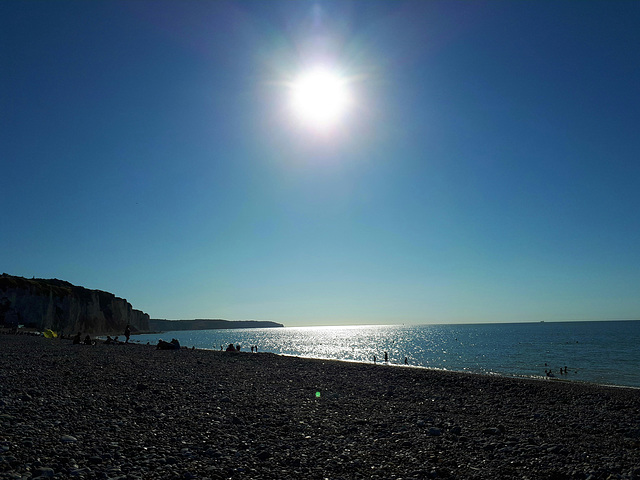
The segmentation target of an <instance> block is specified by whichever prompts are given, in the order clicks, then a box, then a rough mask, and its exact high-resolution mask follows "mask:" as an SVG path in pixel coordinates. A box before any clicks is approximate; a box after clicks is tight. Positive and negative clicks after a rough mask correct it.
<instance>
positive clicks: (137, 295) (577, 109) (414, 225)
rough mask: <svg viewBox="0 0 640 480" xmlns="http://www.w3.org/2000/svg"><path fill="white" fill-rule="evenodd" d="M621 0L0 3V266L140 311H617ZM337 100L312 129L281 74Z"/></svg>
mask: <svg viewBox="0 0 640 480" xmlns="http://www.w3.org/2000/svg"><path fill="white" fill-rule="evenodd" d="M639 25H640V2H637V1H627V2H615V1H603V2H598V1H591V2H574V1H571V2H563V1H544V2H543V1H531V2H505V1H500V2H455V1H447V2H438V1H429V2H427V1H389V2H377V1H367V2H346V1H345V2H343V1H340V2H335V1H332V2H325V1H317V2H316V1H297V2H293V1H282V2H278V1H273V2H263V1H255V2H249V1H238V2H223V1H220V2H206V1H192V2H189V1H186V2H184V1H181V2H178V1H172V2H159V1H153V2H145V1H135V2H128V1H106V2H100V1H91V2H86V1H77V2H65V1H55V2H44V1H35V2H30V1H16V2H12V1H3V2H0V162H1V164H0V165H1V167H2V170H1V171H2V173H1V175H0V202H1V204H0V209H1V211H0V218H1V219H2V220H1V223H0V269H1V270H2V271H4V272H6V273H9V274H12V275H19V276H24V277H29V278H30V277H32V276H35V277H39V278H60V279H64V280H67V281H69V282H71V283H74V284H76V285H82V286H85V287H87V288H92V289H100V290H106V291H110V292H113V293H115V294H116V295H118V296H120V297H124V298H126V299H127V300H129V302H131V303H132V305H133V306H134V308H137V309H140V310H143V311H145V312H147V313H149V314H150V315H151V317H152V318H169V319H187V318H226V319H230V320H250V319H254V320H273V321H277V322H281V323H284V324H285V325H287V326H293V325H322V324H359V323H365V324H371V323H434V322H437V323H454V322H508V321H515V322H517V321H538V320H545V321H554V320H596V319H598V320H599V319H637V318H639V317H640V162H639V161H640V133H639V130H640V28H638V26H639ZM318 61H322V62H324V63H330V64H332V65H333V66H334V68H336V69H337V70H338V71H339V72H341V74H342V75H343V76H344V78H346V79H348V81H349V86H350V88H351V91H352V93H353V96H354V101H353V104H352V105H351V109H350V110H349V112H348V114H347V116H346V117H345V118H344V119H343V121H342V123H341V124H340V127H339V128H335V129H334V130H333V131H331V132H328V133H327V132H323V133H319V132H317V131H313V130H312V129H310V128H308V126H306V125H302V124H301V123H300V122H299V119H296V118H294V117H292V115H291V112H290V111H289V109H288V107H287V105H288V104H287V101H288V98H289V97H288V95H289V94H290V82H291V80H292V79H293V78H294V77H295V76H296V75H298V74H299V73H300V71H302V70H304V69H305V68H307V67H309V66H311V65H313V64H314V63H315V62H318Z"/></svg>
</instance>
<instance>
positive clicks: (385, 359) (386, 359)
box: [384, 352, 389, 363]
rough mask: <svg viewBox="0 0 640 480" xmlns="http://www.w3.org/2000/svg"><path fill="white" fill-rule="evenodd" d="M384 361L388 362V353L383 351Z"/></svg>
mask: <svg viewBox="0 0 640 480" xmlns="http://www.w3.org/2000/svg"><path fill="white" fill-rule="evenodd" d="M384 361H385V363H389V354H388V353H387V352H384Z"/></svg>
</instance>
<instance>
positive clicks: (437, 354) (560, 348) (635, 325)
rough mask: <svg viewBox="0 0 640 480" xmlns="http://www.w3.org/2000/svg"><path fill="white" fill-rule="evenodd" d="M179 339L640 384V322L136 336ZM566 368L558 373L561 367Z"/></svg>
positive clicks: (293, 329) (201, 344)
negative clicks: (566, 369)
mask: <svg viewBox="0 0 640 480" xmlns="http://www.w3.org/2000/svg"><path fill="white" fill-rule="evenodd" d="M160 338H162V339H164V340H171V339H172V338H177V339H178V340H179V341H180V344H181V345H182V346H187V347H192V346H195V347H196V348H206V349H213V350H219V349H220V348H221V347H225V348H226V346H227V345H228V344H229V343H234V344H240V345H241V346H242V350H243V351H249V350H250V346H251V345H257V347H258V349H259V351H261V352H272V353H277V354H283V355H294V356H301V357H314V358H328V359H337V360H349V361H356V362H373V356H374V355H375V356H376V357H377V361H378V362H381V363H382V362H383V361H384V352H387V354H388V357H389V363H390V364H397V365H403V364H404V359H405V357H406V358H407V362H408V364H409V365H410V366H418V367H429V368H438V369H446V370H455V371H466V372H474V373H482V374H489V375H507V376H516V377H546V375H545V371H546V370H549V369H550V370H552V371H553V372H554V374H555V376H556V378H562V379H565V380H574V381H583V382H594V383H601V384H610V385H622V386H632V387H640V321H612V322H560V323H510V324H474V325H411V326H404V325H385V326H380V325H376V326H345V327H289V328H261V329H241V330H197V331H187V332H166V333H162V334H155V335H139V336H135V337H133V339H135V340H136V341H139V342H141V343H147V342H151V343H152V344H155V343H157V341H158V339H160ZM564 366H567V367H568V374H566V375H564V374H563V375H560V374H559V370H560V368H561V367H564Z"/></svg>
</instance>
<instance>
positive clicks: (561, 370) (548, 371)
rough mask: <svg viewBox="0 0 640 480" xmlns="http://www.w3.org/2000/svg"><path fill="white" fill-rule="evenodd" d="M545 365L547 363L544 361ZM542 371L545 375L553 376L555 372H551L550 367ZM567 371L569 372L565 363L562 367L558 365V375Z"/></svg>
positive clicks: (565, 373)
mask: <svg viewBox="0 0 640 480" xmlns="http://www.w3.org/2000/svg"><path fill="white" fill-rule="evenodd" d="M546 365H547V364H546V363H545V366H546ZM544 373H545V375H546V376H547V377H555V374H554V373H553V370H551V369H549V370H547V369H545V371H544ZM568 373H569V372H568V371H567V366H566V365H565V366H564V368H563V367H560V375H567V374H568Z"/></svg>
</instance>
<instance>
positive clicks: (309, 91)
mask: <svg viewBox="0 0 640 480" xmlns="http://www.w3.org/2000/svg"><path fill="white" fill-rule="evenodd" d="M291 101H292V107H293V109H294V111H295V113H296V114H297V115H298V116H299V117H300V118H301V119H302V120H303V121H304V122H305V123H307V124H310V125H311V126H313V127H318V128H327V127H331V126H333V125H335V124H337V122H338V121H339V120H340V119H341V118H342V116H343V115H344V114H345V113H346V110H347V107H348V106H349V104H350V103H351V97H350V95H349V89H348V88H347V84H346V80H345V79H344V78H342V77H341V76H340V75H338V74H337V73H335V72H332V71H330V70H327V69H322V68H317V69H314V70H310V71H308V72H306V73H304V74H302V75H300V76H299V77H298V78H297V79H296V80H295V81H294V82H293V84H292V98H291Z"/></svg>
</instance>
